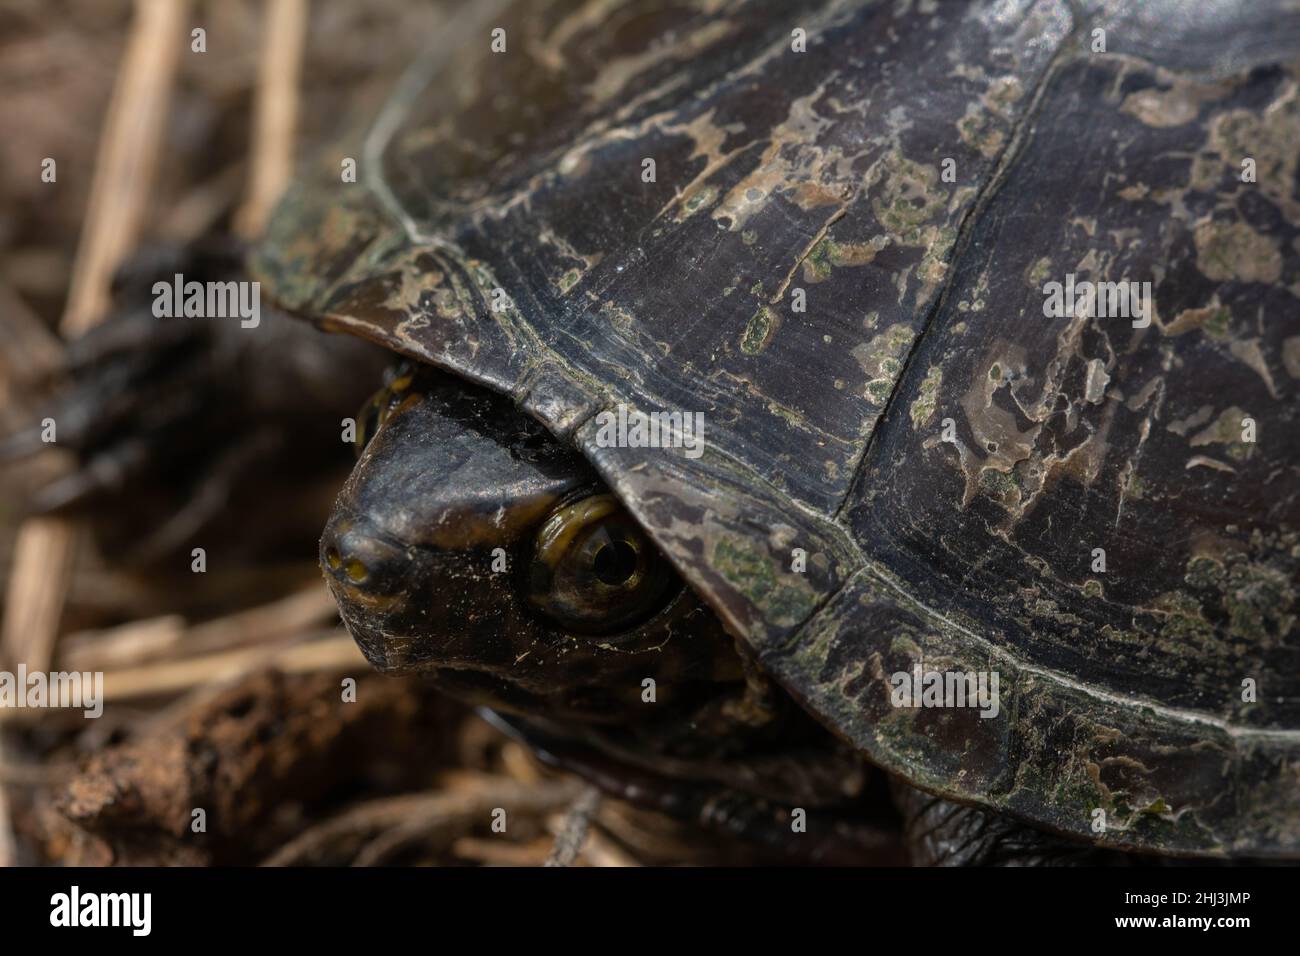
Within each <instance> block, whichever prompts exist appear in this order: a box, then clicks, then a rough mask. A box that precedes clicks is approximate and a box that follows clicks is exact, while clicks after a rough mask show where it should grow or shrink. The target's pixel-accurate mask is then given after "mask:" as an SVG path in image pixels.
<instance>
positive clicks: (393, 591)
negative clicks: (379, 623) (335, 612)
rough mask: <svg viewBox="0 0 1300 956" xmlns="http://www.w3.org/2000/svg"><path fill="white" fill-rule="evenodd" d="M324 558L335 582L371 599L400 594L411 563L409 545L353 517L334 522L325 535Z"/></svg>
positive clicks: (348, 590) (323, 542) (326, 570)
mask: <svg viewBox="0 0 1300 956" xmlns="http://www.w3.org/2000/svg"><path fill="white" fill-rule="evenodd" d="M320 560H321V567H322V568H324V569H325V573H326V574H327V575H328V576H329V577H330V578H331V579H332V582H337V583H338V584H341V585H343V586H344V587H345V589H346V590H347V592H349V593H351V594H356V595H358V596H363V597H365V598H370V599H380V598H389V597H396V596H397V595H399V594H400V593H401V592H402V581H403V580H404V578H405V575H406V572H407V570H408V567H409V564H410V558H409V556H408V555H407V553H406V551H405V549H403V548H401V547H400V546H398V545H396V544H393V543H392V542H390V541H387V540H385V539H384V538H383V537H382V536H381V535H379V534H378V533H377V532H376V530H375V529H374V528H371V527H370V526H369V525H368V524H367V523H365V522H360V521H356V520H353V519H350V518H343V519H340V520H337V521H332V522H330V525H329V527H327V528H326V529H325V534H324V535H323V536H322V537H321V550H320Z"/></svg>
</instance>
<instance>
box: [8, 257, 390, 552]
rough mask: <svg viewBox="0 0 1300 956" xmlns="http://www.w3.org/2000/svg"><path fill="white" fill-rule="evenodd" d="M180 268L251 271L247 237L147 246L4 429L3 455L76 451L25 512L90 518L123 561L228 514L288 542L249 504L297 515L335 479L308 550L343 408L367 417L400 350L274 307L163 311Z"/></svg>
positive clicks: (337, 465) (204, 272)
mask: <svg viewBox="0 0 1300 956" xmlns="http://www.w3.org/2000/svg"><path fill="white" fill-rule="evenodd" d="M176 276H182V277H183V281H184V282H185V283H190V282H198V283H202V284H203V286H204V287H205V288H206V287H207V286H208V285H209V284H213V283H248V282H250V280H249V277H248V276H247V274H246V273H245V272H244V269H243V249H242V247H241V246H239V245H238V244H236V243H234V242H233V241H231V240H229V239H226V238H223V237H212V238H208V239H204V240H202V241H200V242H196V243H192V244H188V245H183V246H175V245H171V246H153V247H149V248H146V249H144V250H142V251H141V252H139V253H137V255H136V256H134V257H133V259H132V260H131V261H130V262H129V263H128V264H127V265H126V266H125V267H124V268H123V269H122V270H121V272H120V273H119V276H118V278H117V281H116V282H115V284H114V299H113V310H112V313H111V314H110V315H109V317H108V318H107V319H106V320H105V321H104V322H103V323H101V324H100V325H98V326H97V327H95V328H94V329H93V330H92V331H90V332H89V333H88V334H86V335H85V336H83V337H82V338H80V339H77V340H76V341H74V342H72V343H70V344H69V346H68V348H67V351H66V354H65V357H64V362H63V365H62V367H61V368H59V369H57V370H56V371H55V372H54V374H53V377H52V380H51V381H50V382H49V383H48V384H49V385H50V386H51V391H52V394H51V396H50V398H49V399H48V400H47V401H46V402H45V403H44V407H43V408H41V411H40V412H39V413H38V414H37V415H36V416H34V420H33V421H32V422H31V423H30V424H29V425H28V426H27V427H25V428H21V429H19V430H18V431H16V432H15V433H13V434H11V435H9V436H7V437H5V438H3V439H0V461H5V460H14V459H18V458H22V457H26V456H29V455H33V454H36V453H38V452H40V451H42V450H44V449H47V448H61V449H65V450H69V451H71V452H72V453H73V462H74V464H73V467H72V469H71V470H70V471H68V472H67V473H65V474H64V475H62V476H61V477H59V478H57V479H56V480H54V481H52V482H50V483H48V484H46V485H44V486H43V487H40V488H37V489H35V490H34V491H33V492H32V493H31V494H30V496H29V497H28V500H27V501H26V502H25V506H26V510H27V512H28V513H31V514H49V513H68V512H74V511H75V512H80V513H84V514H86V515H88V516H89V517H90V518H91V520H92V523H93V524H94V525H95V529H96V532H97V536H98V537H100V538H101V544H103V543H104V542H105V541H108V542H112V544H111V545H110V547H109V548H107V549H106V550H109V551H110V552H111V553H112V554H113V555H114V557H115V559H116V560H117V561H118V562H121V563H126V564H128V565H141V564H148V563H151V562H152V561H154V560H157V559H159V558H161V557H162V552H165V551H170V550H174V549H177V548H180V547H182V546H184V545H186V544H188V543H190V542H191V541H192V540H193V539H194V538H195V536H196V535H197V534H199V533H200V531H201V530H202V529H204V528H205V527H211V526H214V525H219V524H222V522H220V521H219V520H218V519H221V518H223V517H227V516H230V515H228V512H229V511H231V510H237V511H238V512H239V514H238V517H239V519H240V520H238V521H237V522H235V523H236V524H238V525H239V526H241V527H242V528H244V529H249V530H250V533H256V532H257V529H259V528H261V527H266V528H267V529H268V532H267V541H266V543H267V546H268V547H276V546H278V547H281V548H283V542H279V543H278V544H277V542H275V541H273V540H272V537H271V536H272V535H273V533H280V532H283V531H284V530H285V524H284V523H283V522H277V521H272V522H269V523H265V524H264V523H262V522H259V521H254V520H250V519H251V518H252V515H253V511H252V510H250V509H257V510H264V511H265V512H266V513H267V514H270V515H272V516H274V517H276V518H279V517H280V516H283V515H288V513H290V512H292V511H294V509H295V507H296V506H297V504H298V503H299V502H303V501H305V500H307V499H311V502H312V504H313V505H315V504H317V500H316V496H315V495H314V488H309V487H308V486H309V485H314V484H316V483H321V482H323V481H324V482H328V484H329V485H330V488H329V491H328V495H327V496H324V497H321V498H320V501H322V502H324V504H322V505H321V506H320V507H315V508H314V509H313V510H312V513H311V514H310V515H307V516H303V518H302V531H303V535H300V536H299V537H302V538H303V544H304V547H305V548H306V551H305V552H304V553H308V554H310V553H311V551H312V550H314V549H312V548H311V540H312V539H313V538H314V537H315V535H316V533H318V531H319V526H320V523H321V521H322V520H323V517H324V511H323V508H324V507H325V506H327V503H328V500H329V497H332V494H333V492H334V490H336V483H337V482H338V481H341V478H342V476H343V475H345V474H346V470H347V468H348V467H350V462H351V449H350V448H349V447H348V445H347V444H346V443H345V441H344V440H343V426H342V422H343V419H344V418H346V417H352V416H355V415H356V414H357V410H358V408H360V406H361V405H362V404H363V402H364V400H365V398H366V396H367V395H368V394H369V393H370V392H371V391H372V390H373V388H374V387H375V385H376V384H377V382H378V380H379V378H380V375H381V373H382V369H383V367H384V365H385V364H387V362H388V361H389V359H390V357H389V356H387V355H386V353H384V352H382V351H381V350H379V349H377V348H374V347H372V346H369V345H367V344H365V343H363V342H361V341H359V340H356V339H353V338H351V337H344V336H333V335H326V334H324V333H321V332H319V331H317V330H316V329H314V328H312V327H311V326H310V325H309V324H308V323H306V322H300V321H297V320H294V319H292V318H290V317H289V316H286V315H284V314H283V313H281V312H279V311H277V310H275V309H273V308H271V307H270V306H269V305H267V304H265V303H262V304H261V305H260V315H259V320H258V322H257V323H256V324H255V325H249V324H245V323H243V322H241V320H240V318H239V317H238V316H234V317H231V316H222V317H215V316H213V317H209V316H201V317H199V316H190V317H186V316H179V315H177V316H163V317H159V315H157V314H156V311H157V310H156V309H155V303H156V301H157V300H156V296H155V293H154V289H155V286H156V285H157V284H158V283H164V284H168V285H171V284H172V283H173V281H174V280H175V277H176ZM253 288H254V287H253V286H251V285H250V286H249V287H248V289H249V290H252V289H253ZM253 294H256V293H253ZM38 407H39V403H38ZM241 494H242V495H244V497H245V499H246V500H243V501H241V500H240V497H241ZM224 523H225V524H230V522H224ZM248 550H251V551H252V552H254V553H255V552H256V547H253V548H251V549H248Z"/></svg>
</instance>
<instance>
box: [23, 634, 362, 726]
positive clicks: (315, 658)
mask: <svg viewBox="0 0 1300 956" xmlns="http://www.w3.org/2000/svg"><path fill="white" fill-rule="evenodd" d="M327 634H328V636H326V637H322V638H320V639H317V640H308V641H304V642H302V643H297V644H291V645H288V646H283V645H282V646H279V647H254V648H248V649H243V650H236V651H225V652H223V653H220V654H206V655H204V656H202V657H192V658H186V659H185V660H181V661H169V662H166V663H161V664H153V665H150V666H147V667H130V668H125V669H123V670H117V671H107V672H105V673H104V687H103V691H104V692H103V702H104V706H105V707H109V706H112V705H113V704H119V703H122V702H123V701H127V700H132V699H136V698H141V697H162V696H167V695H170V694H177V693H180V692H182V691H187V690H190V689H192V688H194V687H199V686H202V685H208V684H212V685H216V684H220V683H223V682H227V681H233V680H237V679H238V678H240V677H243V676H244V675H246V674H249V673H252V672H253V671H255V670H258V669H260V668H263V667H274V668H275V669H276V670H279V671H282V672H284V673H286V674H310V673H320V672H330V671H335V672H337V671H347V670H349V669H352V668H356V669H357V670H358V672H363V671H364V669H365V668H366V667H367V666H368V665H367V664H366V659H365V657H363V656H362V654H361V651H360V650H359V649H358V648H357V645H356V642H355V641H353V640H352V638H351V637H347V636H342V637H339V636H335V632H334V631H329V632H327ZM51 713H52V711H49V710H32V709H29V708H25V707H5V708H0V726H3V725H4V724H6V723H10V722H18V721H22V720H34V719H37V718H38V717H39V716H41V715H44V716H46V717H48V716H49V715H50V714H51ZM71 713H73V714H78V715H79V714H80V713H81V712H80V711H78V710H73V711H71Z"/></svg>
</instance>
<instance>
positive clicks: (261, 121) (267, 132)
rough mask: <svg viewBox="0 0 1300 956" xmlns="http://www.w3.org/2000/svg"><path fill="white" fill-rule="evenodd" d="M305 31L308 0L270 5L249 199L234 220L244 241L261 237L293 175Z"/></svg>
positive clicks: (276, 1)
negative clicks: (299, 77)
mask: <svg viewBox="0 0 1300 956" xmlns="http://www.w3.org/2000/svg"><path fill="white" fill-rule="evenodd" d="M306 31H307V0H268V4H267V10H266V24H265V28H264V30H263V31H262V32H263V36H264V39H263V42H262V50H261V54H260V64H259V76H258V82H257V102H256V104H255V114H254V117H253V157H252V164H251V168H250V170H249V185H248V197H247V199H246V200H245V202H244V206H243V208H242V209H240V211H239V214H238V216H237V217H236V220H235V221H236V229H237V231H238V232H239V233H240V235H242V236H244V237H245V238H249V239H252V238H256V237H257V236H259V235H261V233H262V230H263V229H264V228H265V227H266V221H267V219H268V218H270V215H271V210H272V208H274V206H275V202H276V200H277V199H279V198H280V193H282V192H283V191H284V187H285V185H286V184H287V183H288V182H289V176H290V175H291V173H292V172H293V149H294V135H295V128H296V126H297V122H298V74H299V71H300V69H301V66H302V49H303V41H304V38H305V36H306Z"/></svg>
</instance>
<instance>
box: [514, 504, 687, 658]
mask: <svg viewBox="0 0 1300 956" xmlns="http://www.w3.org/2000/svg"><path fill="white" fill-rule="evenodd" d="M675 583H676V575H675V574H674V573H673V570H672V568H671V567H670V566H669V565H668V562H667V561H666V560H665V559H664V557H663V555H661V554H660V553H659V549H658V548H656V547H655V545H654V543H653V542H652V541H651V540H650V538H649V537H648V536H647V535H646V533H645V532H644V531H642V530H641V528H640V526H639V525H638V524H637V523H636V522H635V521H633V520H632V517H631V516H630V515H629V514H628V513H627V512H626V511H624V510H623V507H622V506H621V505H620V504H619V502H618V499H617V498H615V497H614V496H613V495H610V494H599V495H592V496H591V497H589V498H583V499H582V500H581V501H576V502H573V503H572V504H568V505H564V506H562V507H560V508H558V509H556V510H555V511H554V512H552V513H551V515H550V517H548V518H547V519H546V521H545V522H543V524H542V527H541V529H540V530H539V531H538V533H537V541H536V545H535V549H534V552H533V562H532V566H531V569H530V575H529V581H528V591H529V595H528V596H529V600H530V601H531V602H532V604H533V606H534V607H536V608H537V609H538V610H540V611H541V612H542V613H543V614H545V615H546V616H547V617H550V618H551V619H552V620H554V621H556V622H558V623H559V624H561V625H563V626H564V627H566V628H568V629H569V630H572V631H577V632H580V633H584V634H612V633H614V632H616V631H620V630H626V629H627V628H630V627H633V626H635V625H637V624H640V623H641V622H643V621H645V620H646V619H647V618H649V617H651V616H652V615H654V614H655V612H657V611H658V610H659V609H660V608H662V607H663V606H664V604H666V603H667V599H668V597H669V596H670V594H671V592H672V590H673V585H674V584H675Z"/></svg>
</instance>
